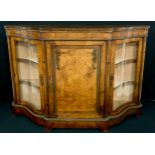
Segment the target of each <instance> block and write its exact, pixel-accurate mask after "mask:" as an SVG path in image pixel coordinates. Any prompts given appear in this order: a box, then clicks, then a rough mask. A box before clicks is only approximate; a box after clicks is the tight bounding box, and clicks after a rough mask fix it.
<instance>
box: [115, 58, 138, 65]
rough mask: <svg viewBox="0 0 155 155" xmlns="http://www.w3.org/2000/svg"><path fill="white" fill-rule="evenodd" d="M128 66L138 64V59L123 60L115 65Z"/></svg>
mask: <svg viewBox="0 0 155 155" xmlns="http://www.w3.org/2000/svg"><path fill="white" fill-rule="evenodd" d="M124 63H125V64H127V63H136V59H126V60H123V61H119V62H116V63H115V65H123V64H124Z"/></svg>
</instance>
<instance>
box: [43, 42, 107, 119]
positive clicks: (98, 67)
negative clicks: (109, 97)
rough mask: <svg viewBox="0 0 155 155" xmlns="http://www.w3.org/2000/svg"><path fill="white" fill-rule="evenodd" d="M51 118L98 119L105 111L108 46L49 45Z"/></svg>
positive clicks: (92, 43) (55, 43)
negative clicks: (105, 74)
mask: <svg viewBox="0 0 155 155" xmlns="http://www.w3.org/2000/svg"><path fill="white" fill-rule="evenodd" d="M46 48H47V63H48V66H47V67H48V89H49V90H48V92H49V94H48V98H49V107H50V108H49V109H50V111H49V115H50V116H51V117H64V118H65V117H72V118H97V117H102V116H103V113H104V112H103V111H104V72H105V44H104V42H101V41H53V42H47V43H46Z"/></svg>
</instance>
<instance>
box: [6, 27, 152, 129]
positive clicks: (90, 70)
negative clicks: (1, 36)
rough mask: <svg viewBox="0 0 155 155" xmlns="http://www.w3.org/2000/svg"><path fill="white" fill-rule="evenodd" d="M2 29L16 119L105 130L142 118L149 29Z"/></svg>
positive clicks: (57, 126) (59, 126)
mask: <svg viewBox="0 0 155 155" xmlns="http://www.w3.org/2000/svg"><path fill="white" fill-rule="evenodd" d="M5 29H6V33H7V39H8V48H9V58H10V66H11V76H12V86H13V94H14V101H13V104H12V106H13V110H14V111H15V112H16V113H19V114H24V115H26V116H27V117H29V118H30V119H32V120H33V121H35V122H36V123H38V124H40V125H43V126H45V127H47V128H67V127H68V128H101V129H103V130H106V129H107V128H108V127H110V126H112V125H114V124H117V123H119V122H120V121H122V120H123V119H124V118H125V117H126V116H128V115H131V114H139V113H140V111H141V107H142V105H141V103H140V98H141V89H142V78H143V68H144V57H145V46H146V39H147V34H148V29H149V27H148V26H96V27H91V26H87V27H82V26H74V27H73V26H70V27H63V26H61V27H60V26H58V27H50V26H46V27H45V26H5ZM137 121H138V120H137Z"/></svg>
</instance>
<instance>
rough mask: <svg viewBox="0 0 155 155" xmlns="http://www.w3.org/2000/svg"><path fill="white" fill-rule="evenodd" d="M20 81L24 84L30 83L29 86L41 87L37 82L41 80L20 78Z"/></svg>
mask: <svg viewBox="0 0 155 155" xmlns="http://www.w3.org/2000/svg"><path fill="white" fill-rule="evenodd" d="M34 81H36V82H35V83H34ZM19 82H20V83H22V84H27V85H29V86H33V87H36V88H38V89H39V88H40V87H39V85H37V83H39V80H33V81H32V80H30V79H29V80H19Z"/></svg>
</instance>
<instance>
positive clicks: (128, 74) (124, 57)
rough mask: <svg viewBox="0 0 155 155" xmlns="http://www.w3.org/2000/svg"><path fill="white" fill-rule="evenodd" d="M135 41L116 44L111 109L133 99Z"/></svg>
mask: <svg viewBox="0 0 155 155" xmlns="http://www.w3.org/2000/svg"><path fill="white" fill-rule="evenodd" d="M136 57H137V43H135V42H133V43H127V44H125V43H123V44H118V45H117V46H116V51H115V67H114V88H113V90H114V93H113V110H116V109H117V108H118V107H119V106H121V105H123V104H125V103H127V102H132V101H133V95H134V81H135V73H136V72H135V71H136V70H135V69H136Z"/></svg>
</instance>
